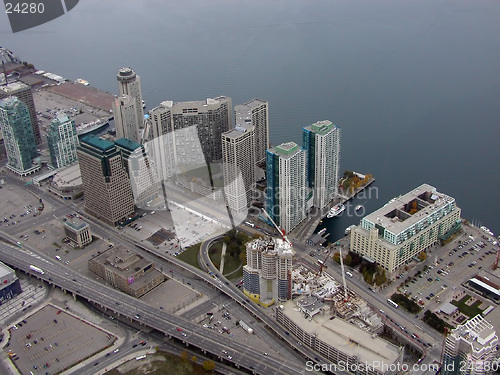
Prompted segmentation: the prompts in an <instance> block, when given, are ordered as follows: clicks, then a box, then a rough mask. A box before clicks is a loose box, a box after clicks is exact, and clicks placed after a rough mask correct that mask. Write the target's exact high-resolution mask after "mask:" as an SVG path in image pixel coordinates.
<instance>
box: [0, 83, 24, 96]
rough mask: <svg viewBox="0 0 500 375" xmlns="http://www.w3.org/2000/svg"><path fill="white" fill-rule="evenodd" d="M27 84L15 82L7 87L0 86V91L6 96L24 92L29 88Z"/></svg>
mask: <svg viewBox="0 0 500 375" xmlns="http://www.w3.org/2000/svg"><path fill="white" fill-rule="evenodd" d="M29 87H30V86H28V85H27V84H25V83H23V82H20V81H14V82H9V83H8V84H7V85H3V86H0V90H2V91H3V92H4V93H5V94H7V95H10V94H11V93H12V92H14V91H18V90H22V89H26V88H29Z"/></svg>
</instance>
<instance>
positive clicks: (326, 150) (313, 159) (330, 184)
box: [303, 120, 340, 209]
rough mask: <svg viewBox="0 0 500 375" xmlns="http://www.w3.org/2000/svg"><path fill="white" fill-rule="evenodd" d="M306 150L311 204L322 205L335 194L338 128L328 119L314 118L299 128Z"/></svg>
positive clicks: (337, 167)
mask: <svg viewBox="0 0 500 375" xmlns="http://www.w3.org/2000/svg"><path fill="white" fill-rule="evenodd" d="M303 146H304V149H305V150H306V153H307V183H308V186H309V188H310V189H312V192H313V205H314V206H315V207H318V208H320V209H323V208H325V207H326V206H328V205H329V204H330V202H331V201H332V200H333V199H334V198H335V197H336V196H337V194H338V185H339V168H340V128H338V127H337V126H335V125H334V124H333V123H332V122H331V121H328V120H325V121H318V122H316V123H314V124H312V125H310V126H307V127H305V128H304V129H303Z"/></svg>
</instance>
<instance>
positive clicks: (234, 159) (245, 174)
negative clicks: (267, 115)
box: [222, 125, 256, 212]
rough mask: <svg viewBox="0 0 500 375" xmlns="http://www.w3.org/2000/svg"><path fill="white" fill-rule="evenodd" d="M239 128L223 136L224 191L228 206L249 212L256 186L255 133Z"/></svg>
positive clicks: (251, 127) (251, 129) (252, 129)
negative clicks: (253, 190)
mask: <svg viewBox="0 0 500 375" xmlns="http://www.w3.org/2000/svg"><path fill="white" fill-rule="evenodd" d="M254 129H255V128H254V127H253V126H251V125H250V126H248V125H247V126H239V125H236V127H235V128H234V129H233V130H230V131H228V132H225V133H223V134H222V155H223V163H222V164H223V166H222V167H223V176H224V191H225V195H226V200H227V204H228V205H229V207H230V208H231V209H233V210H235V211H237V212H244V211H246V210H247V208H248V206H249V203H250V202H251V199H252V197H251V193H252V188H253V187H254V185H255V168H256V167H255V164H254V161H255V132H254Z"/></svg>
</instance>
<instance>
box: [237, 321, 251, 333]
mask: <svg viewBox="0 0 500 375" xmlns="http://www.w3.org/2000/svg"><path fill="white" fill-rule="evenodd" d="M239 324H240V327H241V328H243V329H244V330H245V331H247V332H248V333H250V334H251V333H253V328H252V327H250V326H249V325H248V324H246V323H245V322H244V321H243V320H240V321H239Z"/></svg>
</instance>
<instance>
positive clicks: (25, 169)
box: [0, 96, 40, 176]
mask: <svg viewBox="0 0 500 375" xmlns="http://www.w3.org/2000/svg"><path fill="white" fill-rule="evenodd" d="M0 127H1V128H2V132H3V137H4V144H5V150H6V152H7V168H9V169H10V170H11V171H13V172H14V173H17V174H19V175H21V176H26V175H28V174H30V173H33V172H35V171H37V170H38V169H40V166H39V165H37V164H34V163H33V158H35V157H36V156H37V149H36V143H35V135H34V133H33V127H32V126H31V117H30V112H29V109H28V106H27V105H26V104H24V103H23V102H22V101H20V100H19V99H18V98H17V97H16V96H10V97H8V98H5V99H2V100H0Z"/></svg>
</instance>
